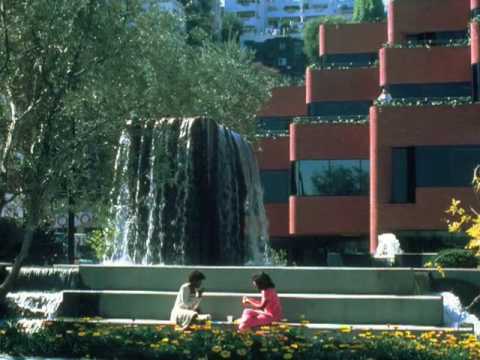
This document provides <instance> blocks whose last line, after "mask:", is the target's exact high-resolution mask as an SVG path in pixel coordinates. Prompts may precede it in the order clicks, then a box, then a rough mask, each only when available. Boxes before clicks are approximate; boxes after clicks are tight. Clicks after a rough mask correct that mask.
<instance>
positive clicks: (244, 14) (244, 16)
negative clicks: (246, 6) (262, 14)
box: [237, 11, 255, 19]
mask: <svg viewBox="0 0 480 360" xmlns="http://www.w3.org/2000/svg"><path fill="white" fill-rule="evenodd" d="M237 16H238V17H239V18H240V19H250V18H253V17H255V11H240V12H238V13H237Z"/></svg>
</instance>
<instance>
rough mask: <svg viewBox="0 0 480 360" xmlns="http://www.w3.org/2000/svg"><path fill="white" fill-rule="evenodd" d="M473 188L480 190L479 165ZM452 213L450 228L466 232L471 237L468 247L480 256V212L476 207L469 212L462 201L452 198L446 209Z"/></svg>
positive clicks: (449, 222)
mask: <svg viewBox="0 0 480 360" xmlns="http://www.w3.org/2000/svg"><path fill="white" fill-rule="evenodd" d="M472 183H473V189H474V191H475V192H476V193H477V194H478V193H479V192H480V167H477V168H476V169H475V171H474V175H473V180H472ZM446 213H447V214H449V215H450V219H448V220H447V225H448V230H449V231H450V232H453V233H458V232H465V233H466V234H467V235H468V236H469V237H470V241H469V242H468V244H467V246H466V248H467V249H469V250H471V251H473V252H474V253H475V255H476V256H480V213H478V212H477V211H476V210H475V209H470V211H469V212H468V211H467V210H465V208H463V207H462V206H461V201H460V200H456V199H452V203H451V204H450V207H449V208H448V209H447V210H446Z"/></svg>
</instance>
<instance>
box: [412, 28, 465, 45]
mask: <svg viewBox="0 0 480 360" xmlns="http://www.w3.org/2000/svg"><path fill="white" fill-rule="evenodd" d="M406 40H407V42H412V43H415V44H428V45H437V46H443V45H448V44H450V43H452V42H455V41H462V40H463V41H467V40H468V32H467V31H466V30H460V31H438V32H426V33H418V34H407V35H406Z"/></svg>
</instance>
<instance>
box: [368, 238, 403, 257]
mask: <svg viewBox="0 0 480 360" xmlns="http://www.w3.org/2000/svg"><path fill="white" fill-rule="evenodd" d="M402 253H403V250H402V248H401V246H400V241H399V240H398V239H397V237H396V236H395V234H381V235H379V236H378V246H377V250H376V251H375V255H374V257H375V258H378V259H386V260H388V261H389V262H390V263H391V264H393V263H394V262H395V255H398V254H402Z"/></svg>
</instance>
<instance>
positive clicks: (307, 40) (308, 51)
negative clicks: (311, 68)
mask: <svg viewBox="0 0 480 360" xmlns="http://www.w3.org/2000/svg"><path fill="white" fill-rule="evenodd" d="M345 22H346V20H345V19H344V18H343V17H341V16H322V17H318V18H315V19H312V20H309V21H308V22H307V23H306V25H305V28H304V30H303V41H304V44H303V51H304V53H305V55H306V56H307V59H308V61H309V62H310V63H311V64H313V63H316V62H318V61H319V58H320V55H319V52H320V51H319V39H318V33H319V28H320V25H322V24H342V23H345Z"/></svg>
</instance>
